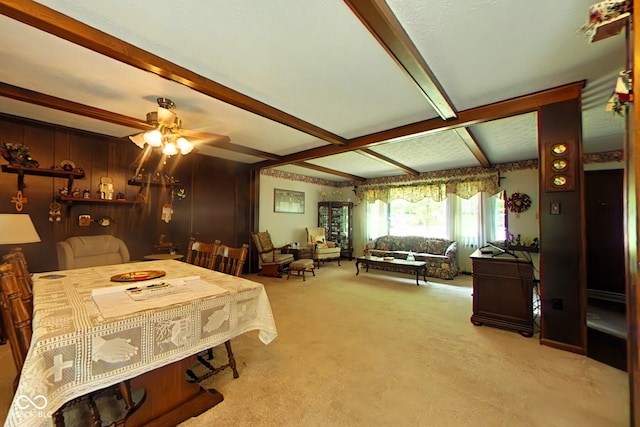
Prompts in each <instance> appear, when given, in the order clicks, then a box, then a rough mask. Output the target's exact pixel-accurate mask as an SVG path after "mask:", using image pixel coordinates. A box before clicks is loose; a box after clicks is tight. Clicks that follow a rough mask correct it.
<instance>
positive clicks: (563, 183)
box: [541, 139, 577, 192]
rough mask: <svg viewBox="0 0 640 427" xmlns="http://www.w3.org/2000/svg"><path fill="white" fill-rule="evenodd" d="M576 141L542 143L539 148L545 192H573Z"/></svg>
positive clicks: (574, 184)
mask: <svg viewBox="0 0 640 427" xmlns="http://www.w3.org/2000/svg"><path fill="white" fill-rule="evenodd" d="M576 144H577V143H576V141H575V140H573V139H567V140H566V141H543V144H542V147H541V154H542V167H543V168H544V172H545V174H544V176H545V190H546V191H552V192H556V191H573V190H574V189H575V186H576V168H577V161H576V151H577V147H576Z"/></svg>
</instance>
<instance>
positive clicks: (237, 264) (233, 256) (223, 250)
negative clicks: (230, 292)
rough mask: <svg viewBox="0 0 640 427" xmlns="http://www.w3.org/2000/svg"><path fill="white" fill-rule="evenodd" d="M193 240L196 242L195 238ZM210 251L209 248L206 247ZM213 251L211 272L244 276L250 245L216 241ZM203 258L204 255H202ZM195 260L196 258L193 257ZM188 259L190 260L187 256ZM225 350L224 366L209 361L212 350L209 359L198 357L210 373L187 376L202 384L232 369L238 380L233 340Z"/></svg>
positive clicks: (190, 373)
mask: <svg viewBox="0 0 640 427" xmlns="http://www.w3.org/2000/svg"><path fill="white" fill-rule="evenodd" d="M191 240H194V239H193V238H192V239H191ZM193 243H197V242H189V247H190V248H191V247H192V246H193ZM198 248H199V249H203V247H202V246H199V247H198ZM205 248H206V249H209V248H208V246H206V247H205ZM211 250H212V254H213V256H212V257H211V259H210V260H209V261H207V263H208V267H207V268H209V269H211V270H215V271H219V272H222V273H225V274H229V275H231V276H236V277H240V276H241V275H242V268H243V266H244V262H245V261H246V259H247V253H248V252H249V245H247V244H246V243H245V244H243V245H242V246H241V247H239V248H233V247H231V246H227V245H223V244H222V243H221V242H220V240H216V241H214V242H213V244H212V245H211ZM201 256H202V255H201ZM192 258H193V259H194V260H195V259H196V258H197V255H196V256H192ZM187 259H190V257H189V255H188V254H187ZM224 346H225V349H226V350H227V359H228V362H227V363H225V364H222V365H220V366H218V367H215V366H213V365H212V364H211V363H210V362H209V361H210V360H212V359H213V349H212V348H210V349H208V350H207V351H206V353H207V359H208V360H207V359H205V358H204V357H202V356H198V362H199V363H200V364H201V365H202V366H204V367H205V368H207V370H208V372H206V373H205V374H203V375H197V374H196V373H195V372H194V370H193V369H189V370H187V375H188V376H189V377H190V378H191V380H192V381H194V382H201V381H204V380H205V379H207V378H209V377H211V376H213V375H216V374H218V373H219V372H222V371H223V370H224V369H226V368H231V370H232V371H233V378H238V377H239V376H240V374H238V369H237V368H236V359H235V356H234V355H233V350H232V349H231V340H227V341H225V343H224Z"/></svg>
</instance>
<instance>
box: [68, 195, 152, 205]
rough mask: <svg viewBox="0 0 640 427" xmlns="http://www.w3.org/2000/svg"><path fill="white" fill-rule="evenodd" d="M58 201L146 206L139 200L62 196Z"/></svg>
mask: <svg viewBox="0 0 640 427" xmlns="http://www.w3.org/2000/svg"><path fill="white" fill-rule="evenodd" d="M58 199H59V200H60V201H61V202H66V203H68V204H73V203H87V204H100V203H102V204H105V203H112V204H116V205H139V204H144V202H141V201H138V200H115V199H114V200H107V199H85V198H84V197H70V196H60V197H58Z"/></svg>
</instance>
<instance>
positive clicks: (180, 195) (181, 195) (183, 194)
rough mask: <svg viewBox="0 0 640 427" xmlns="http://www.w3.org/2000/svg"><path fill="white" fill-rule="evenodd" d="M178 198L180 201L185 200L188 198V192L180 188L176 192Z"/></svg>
mask: <svg viewBox="0 0 640 427" xmlns="http://www.w3.org/2000/svg"><path fill="white" fill-rule="evenodd" d="M176 197H177V198H178V200H184V198H185V197H187V192H186V191H185V190H184V188H180V189H179V190H178V191H177V192H176Z"/></svg>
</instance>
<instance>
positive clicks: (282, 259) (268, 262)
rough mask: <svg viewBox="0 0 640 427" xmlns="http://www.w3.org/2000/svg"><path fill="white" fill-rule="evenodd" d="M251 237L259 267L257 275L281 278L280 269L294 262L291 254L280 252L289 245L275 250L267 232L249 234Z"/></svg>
mask: <svg viewBox="0 0 640 427" xmlns="http://www.w3.org/2000/svg"><path fill="white" fill-rule="evenodd" d="M251 237H252V238H253V243H254V244H255V246H256V249H257V250H258V266H259V267H260V272H259V273H258V275H259V276H273V277H281V276H280V273H281V270H282V268H283V267H285V266H287V265H289V264H291V263H292V262H293V261H294V258H293V254H288V253H282V250H283V249H286V248H288V247H289V245H288V244H287V245H285V246H283V247H280V248H276V247H275V246H274V245H273V242H272V241H271V235H270V234H269V231H268V230H267V231H259V232H257V233H251Z"/></svg>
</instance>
